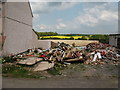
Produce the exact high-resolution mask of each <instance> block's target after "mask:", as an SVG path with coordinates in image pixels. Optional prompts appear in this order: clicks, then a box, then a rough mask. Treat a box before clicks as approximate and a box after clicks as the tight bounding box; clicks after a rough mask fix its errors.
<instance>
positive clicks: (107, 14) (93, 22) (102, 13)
mask: <svg viewBox="0 0 120 90" xmlns="http://www.w3.org/2000/svg"><path fill="white" fill-rule="evenodd" d="M51 4H54V5H53V6H52V5H48V2H44V4H43V3H42V4H41V5H42V6H40V5H37V6H35V7H34V12H36V13H37V14H38V11H37V10H38V9H39V8H38V6H40V7H41V9H40V10H39V12H41V13H42V12H43V13H46V12H50V11H52V10H63V9H66V8H70V7H72V6H74V5H75V4H76V3H73V4H72V3H65V2H64V3H51ZM55 4H57V5H55ZM108 7H110V3H104V4H101V5H94V6H93V7H89V8H86V7H84V9H83V12H82V13H80V14H79V15H78V16H76V17H74V18H73V19H72V20H71V21H64V20H63V19H62V18H58V19H57V20H56V21H57V23H55V24H53V25H39V28H40V29H46V30H74V29H76V30H81V29H82V26H85V27H92V28H93V27H95V28H96V27H97V28H99V25H102V24H104V26H105V25H109V24H110V25H111V23H113V22H115V21H117V20H118V12H117V10H112V9H111V8H110V9H109V8H108ZM80 12H81V11H80ZM36 17H37V15H36ZM102 28H104V27H100V29H102ZM103 32H104V31H103Z"/></svg>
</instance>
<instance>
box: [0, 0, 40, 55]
mask: <svg viewBox="0 0 120 90" xmlns="http://www.w3.org/2000/svg"><path fill="white" fill-rule="evenodd" d="M0 13H1V15H0V48H1V52H2V54H3V55H8V54H17V53H21V52H24V51H26V50H27V49H28V48H37V47H38V37H37V34H36V33H35V31H33V29H32V18H33V14H32V10H31V7H30V3H29V2H2V3H0Z"/></svg>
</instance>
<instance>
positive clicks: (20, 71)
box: [2, 65, 43, 78]
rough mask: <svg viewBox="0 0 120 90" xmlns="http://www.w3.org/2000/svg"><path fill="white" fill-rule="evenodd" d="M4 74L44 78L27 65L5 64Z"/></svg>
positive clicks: (7, 75)
mask: <svg viewBox="0 0 120 90" xmlns="http://www.w3.org/2000/svg"><path fill="white" fill-rule="evenodd" d="M2 74H3V76H5V77H15V78H43V76H41V75H39V74H37V73H34V72H31V71H29V70H27V69H26V68H25V67H22V66H17V65H4V66H3V67H2Z"/></svg>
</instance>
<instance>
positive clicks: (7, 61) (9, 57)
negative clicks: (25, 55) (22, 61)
mask: <svg viewBox="0 0 120 90" xmlns="http://www.w3.org/2000/svg"><path fill="white" fill-rule="evenodd" d="M16 59H17V58H14V57H12V56H6V57H3V58H2V59H1V61H2V63H3V64H4V63H12V62H14V61H16Z"/></svg>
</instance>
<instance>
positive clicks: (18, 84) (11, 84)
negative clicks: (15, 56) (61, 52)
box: [2, 77, 118, 88]
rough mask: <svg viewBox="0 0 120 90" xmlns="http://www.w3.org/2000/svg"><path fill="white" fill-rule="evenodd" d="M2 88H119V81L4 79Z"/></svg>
mask: <svg viewBox="0 0 120 90" xmlns="http://www.w3.org/2000/svg"><path fill="white" fill-rule="evenodd" d="M2 80H3V81H2V88H118V80H117V79H110V80H108V79H107V80H96V79H80V78H71V79H58V80H56V79H42V80H41V79H20V78H19V79H17V78H6V77H4V78H3V79H2Z"/></svg>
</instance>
